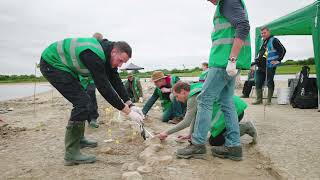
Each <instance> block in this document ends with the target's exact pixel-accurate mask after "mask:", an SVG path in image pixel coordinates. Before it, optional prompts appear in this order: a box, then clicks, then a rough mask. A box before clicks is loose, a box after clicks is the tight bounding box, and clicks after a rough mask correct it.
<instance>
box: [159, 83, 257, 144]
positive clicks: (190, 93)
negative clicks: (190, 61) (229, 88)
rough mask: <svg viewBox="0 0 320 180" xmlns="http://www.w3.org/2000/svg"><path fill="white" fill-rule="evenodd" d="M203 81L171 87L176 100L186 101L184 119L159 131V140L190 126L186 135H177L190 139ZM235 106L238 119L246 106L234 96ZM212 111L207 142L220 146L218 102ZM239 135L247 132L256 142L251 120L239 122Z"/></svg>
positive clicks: (221, 123) (222, 127)
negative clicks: (209, 134)
mask: <svg viewBox="0 0 320 180" xmlns="http://www.w3.org/2000/svg"><path fill="white" fill-rule="evenodd" d="M202 86H203V83H194V84H191V85H190V84H189V83H186V82H178V83H177V84H175V86H174V87H173V94H174V95H175V97H176V98H177V99H178V101H180V102H183V103H187V112H186V115H185V117H184V119H183V120H182V121H181V122H180V123H179V124H177V125H176V126H174V127H171V128H169V129H167V130H165V131H164V132H161V133H160V134H159V135H158V137H159V138H160V139H161V140H164V139H166V138H167V136H168V135H170V134H173V133H176V132H178V131H181V130H183V129H185V128H187V127H189V126H190V133H189V134H188V135H187V136H179V137H178V140H186V139H187V140H190V138H191V134H192V132H193V130H194V129H193V127H194V122H195V118H196V114H197V96H198V95H199V93H200V92H201V89H202ZM234 102H235V107H236V110H237V114H238V119H239V121H241V120H242V118H243V116H244V110H245V109H246V108H247V104H246V103H245V102H244V101H243V100H242V99H240V98H239V97H238V96H234ZM213 107H214V108H213V111H212V118H211V136H210V138H209V143H210V145H212V146H221V145H223V144H224V142H225V138H224V135H223V134H224V132H225V125H224V114H223V113H222V112H221V108H220V104H219V103H218V102H214V103H213ZM239 128H240V135H241V136H242V135H244V134H248V135H249V136H251V137H252V144H256V143H257V132H256V129H255V127H254V126H253V124H252V123H251V122H244V123H240V124H239Z"/></svg>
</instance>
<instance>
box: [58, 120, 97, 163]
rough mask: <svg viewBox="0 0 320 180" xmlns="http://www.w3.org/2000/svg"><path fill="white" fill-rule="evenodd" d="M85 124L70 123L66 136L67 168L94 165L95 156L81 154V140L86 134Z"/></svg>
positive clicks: (65, 158) (65, 156)
mask: <svg viewBox="0 0 320 180" xmlns="http://www.w3.org/2000/svg"><path fill="white" fill-rule="evenodd" d="M84 126H85V122H77V121H69V123H68V126H67V130H66V134H65V155H64V160H65V164H64V165H65V166H73V165H77V164H87V163H94V162H95V161H96V157H95V156H90V155H83V154H81V153H80V139H81V136H82V133H83V132H84Z"/></svg>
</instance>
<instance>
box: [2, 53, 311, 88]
mask: <svg viewBox="0 0 320 180" xmlns="http://www.w3.org/2000/svg"><path fill="white" fill-rule="evenodd" d="M314 64H315V62H314V58H308V59H305V60H300V61H294V60H287V61H285V62H284V63H282V65H281V66H280V67H279V69H278V71H277V74H295V73H297V72H299V71H300V69H301V66H303V65H309V66H310V67H311V73H315V66H314ZM159 71H162V72H164V73H165V74H175V75H178V76H180V77H182V76H187V77H194V76H199V75H200V73H201V71H202V70H201V69H200V67H195V68H191V69H172V70H167V69H159ZM152 73H153V71H147V72H139V71H135V72H134V74H136V76H138V77H140V78H150V77H151V74H152ZM246 73H247V72H246V71H241V74H242V75H245V74H246ZM119 74H120V76H121V78H126V77H127V75H128V71H120V73H119ZM35 80H36V81H46V79H45V78H44V77H43V76H41V77H35V76H34V75H0V83H14V82H34V81H35Z"/></svg>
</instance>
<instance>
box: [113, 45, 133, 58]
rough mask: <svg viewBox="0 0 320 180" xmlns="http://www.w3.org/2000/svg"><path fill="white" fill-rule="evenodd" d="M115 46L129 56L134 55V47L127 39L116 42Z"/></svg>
mask: <svg viewBox="0 0 320 180" xmlns="http://www.w3.org/2000/svg"><path fill="white" fill-rule="evenodd" d="M113 48H116V49H117V50H119V51H120V52H124V53H126V54H127V55H128V57H129V58H131V56H132V49H131V47H130V45H129V44H128V43H127V42H125V41H117V42H115V43H114V45H113Z"/></svg>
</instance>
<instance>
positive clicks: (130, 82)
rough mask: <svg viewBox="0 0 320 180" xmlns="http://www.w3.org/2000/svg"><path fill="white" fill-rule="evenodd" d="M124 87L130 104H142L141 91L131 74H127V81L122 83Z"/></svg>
mask: <svg viewBox="0 0 320 180" xmlns="http://www.w3.org/2000/svg"><path fill="white" fill-rule="evenodd" d="M124 87H125V88H126V90H127V92H128V95H129V97H130V98H131V101H132V102H134V103H135V102H140V103H142V102H143V91H142V86H141V82H140V79H139V78H138V77H134V76H133V74H132V73H129V74H128V78H127V80H125V81H124Z"/></svg>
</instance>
